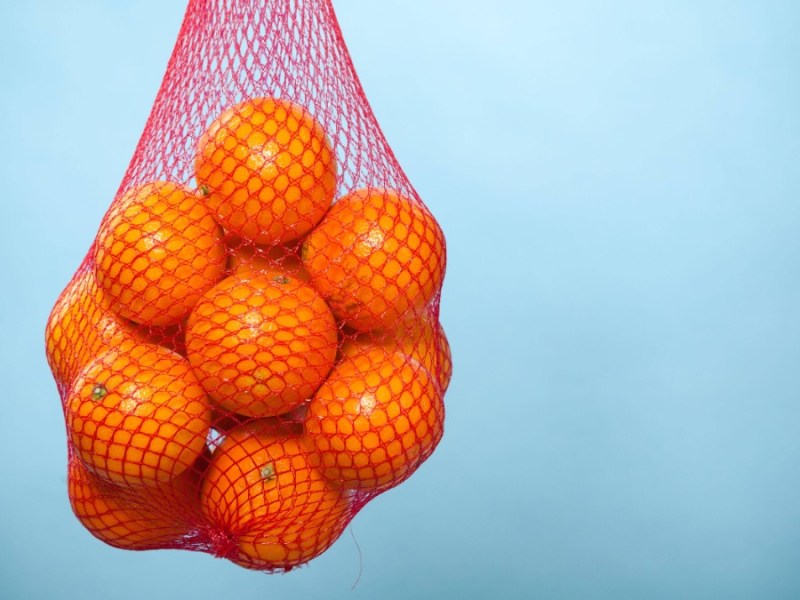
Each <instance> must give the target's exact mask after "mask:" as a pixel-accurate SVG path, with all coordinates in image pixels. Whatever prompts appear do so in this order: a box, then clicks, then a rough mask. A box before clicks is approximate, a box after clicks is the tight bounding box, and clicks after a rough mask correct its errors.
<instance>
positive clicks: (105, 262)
mask: <svg viewBox="0 0 800 600" xmlns="http://www.w3.org/2000/svg"><path fill="white" fill-rule="evenodd" d="M222 235H223V234H222V230H221V229H220V227H219V225H217V223H216V222H215V221H214V217H213V216H212V214H211V212H210V211H209V210H208V208H206V206H205V204H204V202H203V201H202V200H201V199H200V197H199V196H198V195H197V194H195V193H193V192H191V191H190V190H188V189H186V188H184V187H181V186H180V185H178V184H176V183H172V182H167V181H157V182H154V183H148V184H145V185H142V186H139V187H135V188H132V189H130V190H128V191H127V192H126V193H125V194H124V195H123V196H122V197H121V198H120V199H119V201H118V202H115V203H114V204H112V205H111V209H110V210H109V212H108V214H107V215H106V217H105V218H104V219H103V222H102V223H101V225H100V230H99V231H98V233H97V240H96V243H95V244H96V245H95V263H96V269H97V280H98V283H99V285H100V287H101V289H102V290H103V291H104V292H105V294H106V297H107V300H108V303H109V306H110V308H111V309H112V310H113V311H114V312H115V313H117V314H119V315H121V316H123V317H125V318H128V319H131V320H132V321H136V322H137V323H142V324H144V325H158V326H165V325H172V324H175V323H178V322H179V321H181V320H182V319H183V318H184V317H185V316H186V315H187V314H188V313H189V311H190V310H191V309H192V306H194V304H195V302H197V300H198V299H199V298H200V296H202V295H203V293H204V292H206V291H207V290H208V289H209V288H210V287H211V286H213V285H214V284H215V283H216V282H217V281H219V280H220V279H221V278H222V277H223V276H224V273H225V264H226V261H227V253H226V251H225V244H224V242H223V238H222Z"/></svg>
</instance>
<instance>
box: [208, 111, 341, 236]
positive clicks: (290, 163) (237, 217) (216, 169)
mask: <svg viewBox="0 0 800 600" xmlns="http://www.w3.org/2000/svg"><path fill="white" fill-rule="evenodd" d="M195 177H196V179H197V182H198V185H199V186H200V189H201V190H202V191H203V193H205V194H206V202H207V204H208V206H209V207H211V209H212V210H213V211H214V213H215V215H216V218H217V220H218V221H219V223H220V224H221V225H222V226H223V227H224V228H225V229H226V230H227V231H230V232H232V233H235V234H237V235H240V236H241V237H242V238H244V239H247V240H250V241H252V242H255V243H257V244H273V243H284V242H287V241H289V240H293V239H295V238H298V237H300V236H302V235H304V234H306V233H307V232H308V231H309V230H311V228H312V227H314V225H315V224H316V223H317V222H318V221H319V220H320V219H321V218H322V215H323V214H325V211H326V210H327V209H328V207H329V206H330V205H331V202H332V201H333V197H334V192H335V189H336V160H335V157H334V154H333V148H332V146H331V144H330V142H329V141H328V139H327V137H326V135H325V131H324V130H323V129H322V126H321V125H320V124H319V123H318V122H317V121H316V120H315V119H314V118H313V117H312V116H311V114H309V112H308V111H306V110H305V109H304V108H303V107H301V106H300V105H298V104H294V103H292V102H289V101H288V100H280V99H277V98H253V99H250V100H245V101H244V102H241V103H239V104H237V105H235V106H232V107H230V108H228V109H227V110H225V111H224V112H223V113H222V114H221V115H219V116H218V117H217V118H216V119H215V120H214V121H213V122H212V123H211V125H210V126H209V128H208V129H207V130H206V131H205V133H204V134H203V135H202V137H201V138H200V142H199V145H198V151H197V156H196V158H195Z"/></svg>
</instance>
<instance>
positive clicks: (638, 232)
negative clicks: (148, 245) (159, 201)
mask: <svg viewBox="0 0 800 600" xmlns="http://www.w3.org/2000/svg"><path fill="white" fill-rule="evenodd" d="M184 6H185V5H184V2H183V0H169V1H164V0H140V1H137V2H132V1H124V2H123V1H115V2H110V1H102V2H101V1H99V0H87V1H84V2H78V3H76V2H66V3H64V2H55V1H50V2H44V1H41V0H40V1H32V2H27V3H25V2H6V3H3V4H2V7H0V22H2V23H3V24H4V34H3V36H2V37H0V52H2V56H3V57H4V58H3V64H2V66H1V67H0V69H2V86H3V90H4V91H3V93H2V94H1V95H0V113H1V114H2V123H3V125H2V130H3V136H2V139H3V144H2V146H0V169H2V185H3V190H2V200H0V210H1V211H2V213H0V216H1V217H2V224H3V232H2V234H0V244H2V256H3V259H4V260H3V266H2V279H3V281H4V283H3V293H2V295H1V296H0V302H2V308H1V309H0V315H2V319H3V325H2V331H3V336H2V342H0V352H2V361H1V363H0V364H2V369H3V376H2V387H1V389H2V423H3V426H2V429H3V433H2V435H0V521H2V527H0V596H2V597H3V598H110V597H113V598H120V599H125V598H154V599H155V598H171V597H174V598H177V597H187V598H194V599H200V598H223V597H225V598H272V599H281V598H309V597H313V598H385V599H391V598H403V599H405V598H451V597H452V598H488V597H500V598H522V597H536V598H703V599H708V598H726V599H735V598H797V597H800V576H799V575H798V573H800V569H798V564H800V481H799V478H800V468H799V467H800V364H799V360H798V359H800V351H799V349H800V318H798V309H799V307H800V285H798V275H799V273H798V259H800V236H799V235H798V232H799V229H798V228H799V226H800V206H799V205H798V199H799V198H800V196H799V194H798V193H799V192H800V168H798V158H799V157H800V70H799V69H798V63H797V60H798V57H800V36H798V31H799V30H800V5H798V4H797V3H795V2H791V1H785V2H781V1H760V2H757V1H749V2H745V1H736V0H729V1H724V2H723V1H721V0H720V1H713V0H671V1H656V0H654V1H649V2H641V1H638V0H636V1H633V0H631V1H624V0H615V1H610V2H601V1H591V0H564V1H562V2H546V1H543V0H535V1H531V2H522V1H517V2H513V1H511V0H505V1H503V0H499V2H498V3H496V4H492V3H489V2H485V1H480V2H479V1H477V0H458V1H456V0H447V1H439V2H435V3H431V2H426V1H425V0H406V1H405V2H402V3H384V2H380V3H375V2H367V1H365V0H362V1H360V2H347V1H345V0H336V1H335V6H336V8H337V11H338V15H339V19H340V22H341V26H342V28H343V31H344V35H345V38H346V41H347V42H348V44H349V47H350V51H351V53H352V56H353V59H354V62H355V66H356V69H357V70H358V72H359V74H360V76H361V79H362V82H363V84H364V87H365V89H366V92H367V95H368V97H369V99H370V101H371V103H372V105H373V108H374V110H375V112H376V114H377V117H378V120H379V122H380V123H381V125H382V127H383V128H384V131H385V133H386V135H387V137H388V140H389V142H390V144H391V145H392V147H393V148H394V150H395V152H396V154H397V156H398V158H399V160H400V162H401V164H402V165H403V167H404V168H405V170H406V172H407V174H408V175H409V177H410V179H411V181H412V182H413V183H414V185H415V186H416V188H417V189H418V191H419V192H420V194H421V195H422V197H423V198H424V199H425V201H426V202H427V204H428V205H429V206H430V207H431V208H432V210H433V211H434V213H435V214H436V216H437V217H438V219H439V220H440V222H441V224H442V227H443V229H444V231H445V233H446V235H447V239H448V249H449V266H448V274H447V281H446V284H445V289H444V297H443V304H442V320H443V323H444V325H445V328H446V330H447V332H448V334H449V337H450V340H451V343H452V347H453V354H454V360H455V376H454V379H453V382H452V386H451V388H450V391H449V393H448V395H447V406H448V421H447V433H446V436H445V439H444V441H443V442H442V444H441V445H440V447H439V449H438V450H437V452H436V453H435V454H434V456H433V457H432V458H431V459H430V460H429V461H428V462H427V463H426V464H425V465H424V466H423V467H422V468H421V469H420V470H419V471H418V472H417V474H416V475H415V476H414V477H413V478H412V479H410V480H409V481H408V482H406V483H405V484H404V485H403V486H401V487H400V488H398V489H396V490H393V491H392V492H390V493H387V494H385V495H383V496H381V497H380V498H378V499H377V500H376V501H374V502H373V503H371V504H370V505H368V506H367V507H366V508H365V509H364V510H363V512H362V513H361V514H360V515H359V516H358V517H357V518H356V520H355V521H354V524H353V526H352V534H353V536H354V537H355V539H356V540H357V541H358V546H359V547H360V553H361V558H360V557H359V551H358V549H357V546H356V544H355V542H354V540H353V536H351V534H350V533H346V534H345V535H344V536H343V537H342V538H341V540H340V541H339V542H337V544H336V545H335V546H334V547H333V548H332V549H331V550H330V551H328V552H327V553H326V554H325V555H323V556H322V557H320V558H319V559H317V560H315V561H313V562H312V563H311V565H310V566H308V567H307V568H303V569H300V570H298V571H296V572H292V573H290V574H288V575H281V576H266V575H263V574H259V573H254V572H248V571H245V570H243V569H241V568H238V567H235V566H233V565H231V564H229V563H227V562H225V561H220V560H215V559H213V558H211V557H209V556H206V555H203V554H195V553H189V552H179V551H162V552H145V553H133V552H124V551H119V550H114V549H112V548H109V547H107V546H105V545H103V544H101V543H100V542H98V541H96V540H95V539H94V538H92V537H91V536H90V535H89V534H88V533H87V532H85V531H84V530H83V529H82V527H81V526H80V525H79V523H78V522H77V520H76V519H75V518H74V517H73V516H72V514H71V512H70V508H69V505H68V502H67V497H66V483H65V456H66V452H65V436H64V429H63V422H62V416H61V412H60V407H59V401H58V396H57V393H56V388H55V385H54V383H53V381H52V379H51V377H50V374H49V371H48V369H47V365H46V363H45V358H44V348H43V330H44V324H45V320H46V318H47V315H48V313H49V310H50V308H51V306H52V304H53V302H54V301H55V299H56V297H57V295H58V293H59V292H60V290H61V289H62V288H63V287H64V285H65V284H66V283H67V281H68V280H69V278H70V276H71V274H72V272H73V271H74V270H75V268H76V267H77V265H78V264H79V262H80V260H81V258H82V257H83V254H84V253H85V251H86V249H87V248H88V246H89V244H90V242H91V239H92V237H93V236H94V234H95V231H96V228H97V225H98V223H99V220H100V218H101V216H102V215H103V213H104V212H105V210H106V208H107V206H108V204H109V202H110V201H111V199H112V197H113V195H114V193H115V191H116V189H117V186H118V185H119V182H120V180H121V178H122V175H123V173H124V171H125V168H126V167H127V164H128V161H129V159H130V157H131V154H132V153H133V149H134V147H135V144H136V142H137V140H138V137H139V135H140V133H141V130H142V127H143V125H144V122H145V119H146V117H147V115H148V112H149V109H150V105H151V103H152V101H153V98H154V97H155V93H156V91H157V89H158V85H159V83H160V80H161V76H162V74H163V71H164V67H165V65H166V62H167V59H168V57H169V53H170V51H171V48H172V44H173V42H174V40H175V36H176V34H177V31H178V27H179V25H180V21H181V18H182V14H183V10H184ZM359 575H360V579H358V578H359ZM357 579H358V583H357V585H356V586H355V589H354V590H351V588H353V585H354V584H355V583H356V581H357Z"/></svg>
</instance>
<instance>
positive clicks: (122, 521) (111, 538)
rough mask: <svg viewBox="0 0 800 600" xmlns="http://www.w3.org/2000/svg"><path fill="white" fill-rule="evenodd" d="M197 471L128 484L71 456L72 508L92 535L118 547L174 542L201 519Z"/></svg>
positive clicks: (141, 547) (148, 546) (163, 545)
mask: <svg viewBox="0 0 800 600" xmlns="http://www.w3.org/2000/svg"><path fill="white" fill-rule="evenodd" d="M199 484H200V481H199V476H198V474H197V473H195V472H194V471H191V470H190V471H186V472H184V473H182V474H181V475H178V476H177V477H175V478H174V479H172V480H171V481H169V482H167V483H164V484H162V485H160V486H158V487H147V488H145V487H127V486H118V485H114V484H113V483H110V482H108V481H106V480H104V479H102V478H100V477H98V476H97V475H95V474H94V473H92V472H91V471H89V470H88V469H87V468H86V467H85V466H84V465H83V463H82V462H81V460H80V459H79V458H77V457H75V456H73V457H72V458H71V459H70V462H69V477H68V491H69V500H70V504H71V505H72V510H73V512H74V513H75V516H76V517H78V520H80V522H81V523H82V524H83V526H84V527H86V529H88V530H89V532H90V533H91V534H92V535H93V536H95V537H96V538H98V539H100V540H102V541H104V542H105V543H106V544H110V545H111V546H114V547H116V548H124V549H128V550H150V549H154V548H170V547H175V546H176V545H177V544H178V543H179V542H180V541H181V539H182V538H183V536H185V535H187V534H189V533H190V532H191V530H192V527H193V525H194V524H195V523H198V522H200V517H201V512H200V501H199Z"/></svg>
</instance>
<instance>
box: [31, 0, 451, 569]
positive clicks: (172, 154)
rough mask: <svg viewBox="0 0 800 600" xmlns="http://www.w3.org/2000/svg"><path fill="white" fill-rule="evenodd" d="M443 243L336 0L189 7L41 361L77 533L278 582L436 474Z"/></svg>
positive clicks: (444, 377)
mask: <svg viewBox="0 0 800 600" xmlns="http://www.w3.org/2000/svg"><path fill="white" fill-rule="evenodd" d="M445 263H446V258H445V241H444V235H443V233H442V231H441V229H440V227H439V225H438V223H437V222H436V219H435V218H434V217H433V215H432V214H431V213H430V211H429V210H428V209H427V207H426V206H425V204H424V203H423V202H422V201H421V199H420V198H419V196H418V195H417V193H416V191H415V190H414V188H413V186H412V185H411V183H410V182H409V181H408V179H407V177H406V176H405V174H404V173H403V171H402V169H401V168H400V166H399V164H398V162H397V160H396V158H395V156H394V154H393V153H392V151H391V149H390V147H389V146H388V144H387V142H386V140H385V138H384V136H383V134H382V132H381V130H380V127H379V125H378V123H377V121H376V119H375V117H374V115H373V113H372V110H371V108H370V106H369V104H368V102H367V99H366V97H365V95H364V92H363V90H362V88H361V85H360V83H359V81H358V78H357V76H356V73H355V70H354V68H353V65H352V62H351V60H350V57H349V54H348V52H347V48H346V46H345V44H344V41H343V39H342V35H341V31H340V29H339V26H338V23H337V21H336V17H335V15H334V12H333V8H332V5H331V3H330V0H259V1H254V0H190V2H189V5H188V8H187V11H186V14H185V17H184V21H183V24H182V26H181V29H180V32H179V35H178V39H177V42H176V45H175V48H174V51H173V54H172V56H171V58H170V61H169V64H168V66H167V71H166V74H165V76H164V79H163V82H162V85H161V88H160V90H159V92H158V95H157V97H156V100H155V102H154V105H153V108H152V111H151V114H150V117H149V119H148V121H147V123H146V126H145V128H144V132H143V134H142V137H141V139H140V141H139V143H138V145H137V147H136V150H135V153H134V156H133V158H132V160H131V162H130V165H129V167H128V169H127V171H126V173H125V176H124V178H123V180H122V183H121V185H120V188H119V190H118V192H117V194H116V196H115V198H114V200H113V201H112V202H111V205H110V207H109V209H108V211H107V213H106V214H105V215H104V217H103V218H102V220H101V223H100V226H99V229H98V232H97V236H96V237H95V239H94V241H93V242H92V244H91V247H90V249H89V251H88V253H87V255H86V257H85V259H84V261H83V262H82V264H81V265H80V267H79V268H78V270H77V272H76V273H75V275H74V276H73V278H72V280H71V281H70V282H69V283H68V284H67V286H66V288H65V289H64V291H63V292H62V294H61V295H60V297H59V298H58V300H57V301H56V304H55V306H54V308H53V311H52V313H51V315H50V318H49V320H48V323H47V326H46V332H45V335H46V351H47V358H48V361H49V364H50V367H51V369H52V372H53V376H54V378H55V381H56V384H57V387H58V391H59V394H60V397H61V400H62V405H63V409H64V416H65V422H66V428H67V438H68V465H69V466H68V473H69V478H68V481H69V483H68V491H69V499H70V502H71V505H72V508H73V511H74V512H75V515H76V516H77V517H78V519H79V520H80V521H81V523H82V524H83V525H84V526H85V527H86V528H87V529H88V530H89V531H90V532H91V533H92V534H93V535H94V536H96V537H97V538H99V539H100V540H102V541H104V542H106V543H108V544H110V545H112V546H115V547H119V548H126V549H131V550H147V549H157V548H174V549H186V550H195V551H201V552H208V553H211V554H214V555H216V556H218V557H222V558H227V559H229V560H231V561H233V562H235V563H237V564H239V565H241V566H244V567H246V568H251V569H258V570H263V571H270V572H271V571H285V570H288V569H291V568H293V567H296V566H298V565H301V564H304V563H306V562H307V561H309V560H311V559H312V558H314V557H315V556H318V555H319V554H320V553H321V552H323V551H324V550H325V549H327V548H328V547H329V546H330V545H331V544H332V543H333V542H335V541H336V539H337V538H338V537H339V536H340V535H341V533H342V531H343V530H344V528H345V527H346V526H347V524H348V523H349V522H350V520H351V519H352V518H353V517H354V516H355V515H356V514H357V512H358V511H359V510H360V509H361V508H362V507H363V506H364V505H365V504H366V503H367V502H369V501H370V500H371V499H373V498H375V497H376V496H377V495H378V494H381V493H383V492H385V491H387V490H389V489H391V488H393V487H395V486H397V485H399V484H401V483H402V482H403V481H404V480H405V479H406V478H408V477H409V476H411V475H412V474H413V472H414V471H415V470H416V469H417V468H418V467H419V466H420V465H421V464H422V463H423V462H424V461H425V460H426V459H427V458H428V457H429V456H430V455H431V453H432V452H433V451H434V449H435V448H436V446H437V444H438V443H439V441H440V439H441V438H442V435H443V431H444V394H445V391H446V390H447V386H448V383H449V380H450V375H451V371H452V362H451V358H450V349H449V346H448V343H447V338H446V336H445V333H444V330H443V329H442V327H441V324H440V323H439V320H438V315H439V303H440V294H441V286H442V281H443V278H444V271H445Z"/></svg>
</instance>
